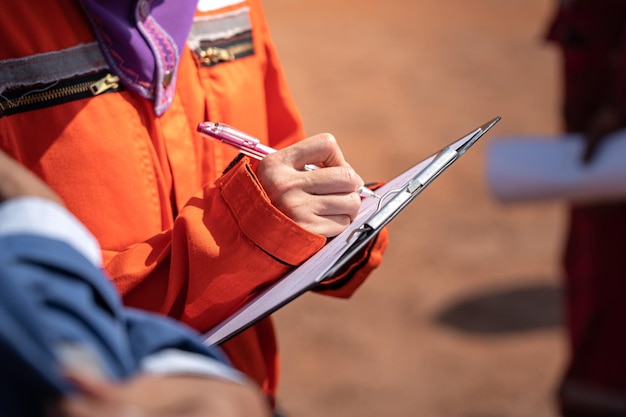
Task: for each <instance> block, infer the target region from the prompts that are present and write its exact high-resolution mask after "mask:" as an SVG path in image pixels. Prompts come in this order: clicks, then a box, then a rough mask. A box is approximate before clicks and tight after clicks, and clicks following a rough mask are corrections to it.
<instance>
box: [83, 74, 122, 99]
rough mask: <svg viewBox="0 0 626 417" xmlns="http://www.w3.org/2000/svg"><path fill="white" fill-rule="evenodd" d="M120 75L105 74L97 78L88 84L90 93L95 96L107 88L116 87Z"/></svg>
mask: <svg viewBox="0 0 626 417" xmlns="http://www.w3.org/2000/svg"><path fill="white" fill-rule="evenodd" d="M119 83H120V77H118V76H117V75H113V74H107V75H106V77H104V78H101V79H99V80H98V81H96V82H94V83H93V84H91V85H90V86H89V90H90V91H91V94H93V95H94V96H97V95H98V94H102V93H104V92H105V91H107V90H111V89H114V88H118V87H119V86H120V84H119Z"/></svg>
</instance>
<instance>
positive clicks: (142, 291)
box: [0, 0, 387, 398]
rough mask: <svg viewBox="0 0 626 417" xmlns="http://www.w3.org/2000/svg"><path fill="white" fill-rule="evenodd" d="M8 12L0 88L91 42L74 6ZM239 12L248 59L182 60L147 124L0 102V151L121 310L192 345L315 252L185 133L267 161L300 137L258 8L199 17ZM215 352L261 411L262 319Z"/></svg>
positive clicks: (266, 348)
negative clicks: (60, 218)
mask: <svg viewBox="0 0 626 417" xmlns="http://www.w3.org/2000/svg"><path fill="white" fill-rule="evenodd" d="M10 3H11V5H6V4H5V6H6V8H5V10H6V11H7V12H5V13H2V14H0V33H1V38H2V40H3V41H2V46H0V74H1V72H2V71H8V70H7V68H9V70H10V68H12V67H11V66H10V65H9V66H8V67H7V65H8V64H11V65H13V64H16V63H17V64H20V65H22V67H23V65H24V63H23V62H17V61H15V60H16V59H18V58H23V59H26V61H27V62H29V61H28V60H29V59H30V58H33V57H35V58H36V57H38V56H41V54H44V53H49V52H54V51H68V50H69V51H74V50H73V49H72V48H74V47H76V46H80V45H85V44H89V43H93V42H94V40H95V38H94V34H93V33H92V30H91V28H90V26H89V23H88V21H87V19H86V17H85V15H84V14H83V11H82V10H81V8H80V6H79V5H78V4H77V3H76V2H74V1H47V2H39V3H38V5H37V7H33V6H32V4H31V3H29V2H24V1H22V0H11V1H10ZM242 8H243V10H246V9H247V8H249V9H247V10H248V11H247V13H249V18H250V23H251V26H252V38H253V46H254V54H252V55H248V56H245V57H242V58H237V59H234V60H228V61H227V62H217V64H216V65H213V64H215V63H212V64H211V65H208V66H206V65H201V63H202V57H201V56H199V55H198V54H197V53H195V52H194V51H192V50H190V49H189V48H185V49H184V50H183V51H182V52H181V60H180V64H179V68H178V79H177V84H176V94H175V96H174V99H173V102H172V104H171V107H170V108H169V109H168V110H167V111H166V112H165V113H164V114H163V115H162V116H160V117H157V116H155V113H154V110H153V103H152V102H150V101H148V100H146V99H144V98H141V97H139V96H138V95H137V94H134V93H132V92H130V91H128V90H124V89H122V90H121V91H116V92H114V93H109V94H101V95H98V96H94V97H90V98H82V99H77V100H70V101H67V102H62V103H53V104H54V105H47V106H44V107H41V108H34V109H33V108H28V106H27V108H26V110H24V111H20V112H16V113H14V114H12V113H9V112H6V111H3V110H4V108H5V107H7V102H4V103H3V102H0V103H3V104H0V109H1V110H2V111H0V146H1V147H2V149H3V150H5V151H6V152H7V153H8V154H10V155H11V156H13V157H14V158H16V159H17V160H18V161H20V162H21V163H22V164H24V165H25V166H26V167H28V168H29V169H30V170H32V171H33V172H35V173H36V174H37V175H38V176H40V177H41V178H42V179H44V180H45V181H46V182H47V183H48V184H49V185H50V186H51V187H52V188H53V189H54V190H55V191H56V192H57V193H58V194H59V195H60V196H61V198H63V200H64V201H65V203H66V204H67V207H68V208H69V209H70V210H71V211H72V212H73V213H74V214H75V215H76V216H77V217H78V218H79V219H80V220H81V221H82V222H84V223H85V225H86V226H87V227H88V228H89V230H90V231H91V232H92V233H93V234H94V235H95V236H96V237H97V238H98V239H99V241H100V244H101V246H102V248H103V251H104V262H105V267H106V269H107V271H108V272H109V274H110V275H111V276H112V278H113V279H114V281H115V283H116V285H117V287H118V288H119V290H120V291H121V293H122V295H123V297H124V300H125V302H126V303H127V304H128V305H132V306H136V307H139V308H143V309H147V310H153V311H157V312H161V313H163V314H167V315H170V316H173V317H175V318H177V319H179V320H181V321H182V322H184V323H186V324H188V325H191V326H192V327H194V328H195V329H197V330H199V331H206V330H208V329H210V328H211V327H212V326H214V325H215V324H217V323H218V322H220V321H221V320H223V319H224V318H226V317H227V316H228V315H229V314H230V313H232V312H233V311H235V310H236V309H237V308H238V307H240V306H241V305H242V304H243V303H245V302H246V301H247V300H248V299H249V298H250V297H251V296H252V295H254V294H255V293H256V292H257V291H258V290H260V289H262V288H264V287H266V286H267V285H269V284H271V283H273V282H274V281H275V280H277V279H278V278H279V277H281V276H282V275H284V274H285V273H286V272H287V271H289V270H290V269H291V268H293V267H294V266H297V265H299V264H301V263H302V262H303V261H305V260H306V259H307V258H308V257H310V256H311V255H312V254H313V253H315V252H316V251H317V250H319V249H320V248H321V247H323V246H324V244H325V241H326V240H325V238H324V237H323V236H320V235H315V234H312V233H309V232H307V231H305V230H304V229H302V228H301V227H300V226H298V225H297V224H296V223H295V222H293V221H291V220H290V219H289V218H287V217H286V216H285V215H284V214H282V213H281V212H280V211H278V210H277V209H276V208H275V207H273V206H272V205H271V203H270V201H269V199H268V198H267V196H266V195H265V193H264V191H263V189H262V188H261V187H260V186H259V184H258V183H257V182H256V180H255V176H254V174H253V168H252V167H251V166H250V161H249V160H248V159H247V158H244V159H243V160H242V161H240V162H238V163H237V164H236V165H235V166H234V167H232V168H231V169H230V170H229V171H228V172H227V173H226V174H224V175H221V173H222V171H223V170H224V168H225V167H226V166H227V165H228V164H229V162H231V160H232V159H233V157H234V156H236V152H235V151H233V150H232V149H230V148H228V147H227V146H225V145H222V144H220V143H218V142H215V141H212V140H208V139H206V138H203V137H201V136H199V135H198V134H197V133H196V126H197V124H198V123H199V122H201V121H204V120H212V121H220V122H224V123H228V124H231V125H234V126H236V127H238V128H240V129H242V130H244V131H246V132H248V133H250V134H252V135H254V136H256V137H258V138H260V139H261V140H262V141H263V142H265V143H266V144H269V145H271V146H274V147H283V146H285V145H288V144H290V143H293V142H295V141H297V140H299V139H301V138H303V137H304V136H305V135H304V132H303V129H302V123H301V120H300V116H299V114H298V112H297V110H296V107H295V105H294V103H293V101H292V97H291V95H290V93H289V91H288V89H287V86H286V84H285V80H284V77H283V72H282V69H281V67H280V64H279V62H278V58H277V56H276V52H275V48H274V45H273V44H272V41H271V39H270V34H269V31H268V27H267V23H266V20H265V17H264V15H263V12H262V9H261V5H260V3H259V2H258V1H257V0H249V1H246V2H244V3H240V4H235V5H230V6H227V7H226V8H223V9H219V10H213V11H209V12H204V13H206V14H209V15H219V14H224V13H229V12H233V11H236V10H239V11H241V10H242ZM9 10H10V12H8V11H9ZM209 22H210V20H209ZM64 53H65V52H64ZM68 53H71V52H68ZM67 57H68V59H69V58H71V57H70V56H69V55H67ZM3 64H4V66H3ZM22 67H19V68H22ZM34 70H36V68H34ZM20 71H21V70H20ZM47 75H49V71H48V74H47ZM59 78H63V74H59ZM0 87H1V86H0ZM26 87H27V90H28V91H29V92H32V91H35V90H37V89H38V88H39V89H41V86H36V85H33V86H26ZM2 95H3V96H5V97H6V96H7V92H6V91H3V92H2ZM24 96H25V94H22V93H20V95H19V96H18V98H15V99H14V102H17V101H19V100H20V99H21V98H22V97H24ZM2 116H3V117H2ZM386 243H387V235H386V231H384V232H383V233H381V235H379V237H378V239H377V241H376V242H375V244H374V247H370V248H369V249H368V251H366V252H364V254H363V258H362V259H355V262H354V263H353V264H352V265H351V267H350V269H349V270H348V271H346V272H345V273H344V274H343V275H342V276H341V277H337V278H336V279H335V280H332V281H331V282H330V284H331V285H332V293H333V294H334V295H337V296H342V297H347V296H349V295H350V294H351V293H352V292H353V291H354V290H355V289H356V288H357V287H358V286H359V285H360V283H361V282H362V281H363V279H365V277H366V276H367V275H368V274H369V273H370V272H371V270H372V269H373V268H375V267H376V266H377V265H378V264H379V263H380V261H381V257H382V252H383V251H384V248H385V247H386ZM341 284H343V285H341ZM321 290H322V291H323V288H322V289H321ZM222 347H223V349H224V350H225V351H226V353H227V354H228V355H229V357H230V358H231V360H232V362H233V364H234V365H235V367H237V368H238V369H240V370H242V371H244V372H245V373H247V374H248V375H249V376H251V377H252V378H253V379H254V380H256V381H257V382H258V383H259V384H260V385H261V387H262V388H263V390H264V391H265V392H266V393H267V394H268V395H269V396H270V398H273V395H274V394H275V390H276V384H277V377H278V375H277V372H278V357H277V346H276V341H275V335H274V330H273V325H272V321H271V319H269V318H268V319H264V320H262V321H261V322H259V323H258V324H256V325H254V326H253V327H251V328H250V329H248V330H246V331H245V332H243V333H241V334H240V335H238V336H236V337H235V338H233V339H231V340H230V341H228V342H226V343H224V344H223V346H222Z"/></svg>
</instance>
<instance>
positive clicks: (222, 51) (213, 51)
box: [196, 41, 254, 66]
mask: <svg viewBox="0 0 626 417" xmlns="http://www.w3.org/2000/svg"><path fill="white" fill-rule="evenodd" d="M196 53H197V55H198V57H199V58H200V61H201V62H202V65H204V66H213V65H216V64H219V63H221V62H228V61H234V60H235V59H238V58H243V57H244V56H248V55H252V54H253V53H254V43H253V42H252V41H248V42H240V43H236V44H233V45H228V46H214V45H209V46H202V45H201V46H200V47H199V48H198V49H197V51H196Z"/></svg>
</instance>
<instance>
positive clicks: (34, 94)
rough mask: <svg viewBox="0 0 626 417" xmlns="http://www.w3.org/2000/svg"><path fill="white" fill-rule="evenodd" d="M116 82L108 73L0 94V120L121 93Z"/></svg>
mask: <svg viewBox="0 0 626 417" xmlns="http://www.w3.org/2000/svg"><path fill="white" fill-rule="evenodd" d="M122 88H123V87H122V85H121V84H120V78H119V77H118V76H117V75H113V74H111V73H109V72H108V71H104V72H99V73H96V74H88V75H84V76H79V77H74V78H70V79H66V80H61V81H58V82H56V83H55V84H53V85H51V86H49V87H41V88H39V89H38V88H37V87H34V86H28V87H20V88H15V89H12V90H8V91H5V92H4V93H2V94H0V117H3V116H10V115H12V114H17V113H23V112H26V111H31V110H37V109H42V108H45V107H50V106H54V105H58V104H63V103H67V102H69V101H74V100H79V99H82V98H87V97H94V96H98V95H100V94H104V93H112V92H116V91H120V90H122Z"/></svg>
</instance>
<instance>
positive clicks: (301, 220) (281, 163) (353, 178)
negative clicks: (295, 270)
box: [256, 133, 363, 237]
mask: <svg viewBox="0 0 626 417" xmlns="http://www.w3.org/2000/svg"><path fill="white" fill-rule="evenodd" d="M306 164H315V165H318V166H320V167H321V169H317V170H314V171H306V170H304V166H305V165H306ZM256 173H257V177H258V178H259V181H260V182H261V185H262V186H263V188H264V189H265V192H266V193H267V195H268V197H269V198H270V200H271V201H272V204H274V206H275V207H277V208H278V209H279V210H280V211H282V212H283V213H285V214H286V215H287V216H288V217H290V218H291V219H292V220H294V221H295V222H296V223H298V224H299V225H300V226H302V227H303V228H305V229H306V230H308V231H310V232H312V233H317V234H320V235H324V236H326V237H332V236H336V235H338V234H339V233H341V232H342V231H343V230H345V229H346V228H347V227H348V225H349V224H350V222H352V220H354V217H355V216H356V214H357V212H358V211H359V207H360V206H361V197H360V196H359V195H358V194H357V193H356V190H357V189H358V187H360V186H361V185H363V180H362V179H361V177H359V175H358V174H357V173H356V172H355V171H354V170H353V169H352V167H350V165H349V164H348V163H347V162H346V160H345V159H344V157H343V154H342V153H341V150H340V149H339V145H338V144H337V141H336V140H335V138H334V137H333V136H332V135H330V134H328V133H324V134H319V135H316V136H313V137H310V138H308V139H305V140H303V141H301V142H298V143H296V144H294V145H291V146H289V147H287V148H285V149H281V150H279V151H277V152H276V153H273V154H270V155H268V156H266V157H265V158H264V159H263V160H262V161H261V162H260V163H259V166H258V169H257V171H256Z"/></svg>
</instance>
